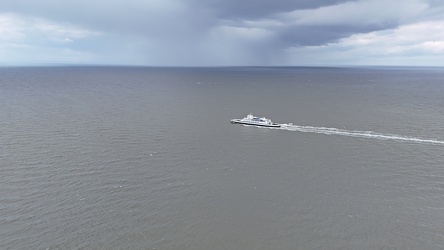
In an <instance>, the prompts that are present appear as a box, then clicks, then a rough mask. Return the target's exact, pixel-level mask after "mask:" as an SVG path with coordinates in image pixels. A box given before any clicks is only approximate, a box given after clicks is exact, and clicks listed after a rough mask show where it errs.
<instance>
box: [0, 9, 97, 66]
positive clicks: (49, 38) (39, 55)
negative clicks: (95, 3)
mask: <svg viewBox="0 0 444 250" xmlns="http://www.w3.org/2000/svg"><path fill="white" fill-rule="evenodd" d="M0 33H1V34H2V36H1V37H0V52H1V54H2V59H0V60H2V61H3V62H6V60H5V59H7V60H11V58H12V60H13V61H22V62H36V61H41V62H48V61H54V60H56V61H60V59H61V58H66V59H68V60H72V59H75V58H77V59H81V60H84V59H90V58H91V57H90V56H86V55H88V54H92V53H89V52H87V51H76V50H75V49H72V48H69V47H65V46H64V45H65V44H67V43H74V42H75V41H78V40H81V39H87V38H90V37H95V36H99V35H100V33H99V32H94V31H90V30H86V29H82V28H79V27H75V26H73V25H69V24H61V23H54V22H51V21H48V20H45V19H42V18H36V17H29V16H23V15H17V14H11V13H7V14H0ZM79 55H81V56H79Z"/></svg>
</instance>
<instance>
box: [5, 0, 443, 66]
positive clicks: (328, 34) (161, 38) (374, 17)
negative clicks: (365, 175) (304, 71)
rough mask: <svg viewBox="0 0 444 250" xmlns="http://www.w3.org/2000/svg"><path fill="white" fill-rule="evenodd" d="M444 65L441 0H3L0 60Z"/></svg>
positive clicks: (14, 62) (20, 62)
mask: <svg viewBox="0 0 444 250" xmlns="http://www.w3.org/2000/svg"><path fill="white" fill-rule="evenodd" d="M36 64H37V65H41V64H81V65H91V64H93V65H96V64H104V65H146V66H350V65H372V66H377V65H381V66H444V1H443V0H353V1H351V0H75V1H73V0H1V1H0V65H36Z"/></svg>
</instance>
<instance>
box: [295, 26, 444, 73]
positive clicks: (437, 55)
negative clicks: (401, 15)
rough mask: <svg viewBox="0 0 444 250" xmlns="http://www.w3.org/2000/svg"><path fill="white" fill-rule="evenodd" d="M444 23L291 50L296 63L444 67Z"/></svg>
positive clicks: (410, 27) (370, 33)
mask: <svg viewBox="0 0 444 250" xmlns="http://www.w3.org/2000/svg"><path fill="white" fill-rule="evenodd" d="M443 52H444V21H424V22H419V23H413V24H406V25H401V26H399V27H397V28H395V29H391V30H383V31H374V32H369V33H361V34H354V35H351V36H349V37H346V38H342V39H340V40H339V41H338V42H335V43H329V44H325V45H320V46H309V47H306V48H291V49H289V50H288V53H291V54H293V55H296V54H298V55H299V57H298V59H296V57H295V56H294V57H292V58H293V60H292V61H291V63H293V64H301V63H302V62H303V61H302V60H307V61H311V62H316V61H317V62H321V63H320V64H322V62H323V63H324V64H328V62H330V63H332V62H336V63H337V62H340V63H341V64H343V65H352V64H355V65H356V64H358V65H365V64H373V65H407V66H412V65H418V66H433V65H435V66H444V53H443Z"/></svg>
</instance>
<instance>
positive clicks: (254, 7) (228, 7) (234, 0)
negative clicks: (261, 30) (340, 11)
mask: <svg viewBox="0 0 444 250" xmlns="http://www.w3.org/2000/svg"><path fill="white" fill-rule="evenodd" d="M346 1H347V0H298V1H295V0H243V1H240V0H193V1H192V2H193V5H195V6H203V7H206V8H210V9H213V10H214V12H215V13H216V14H217V15H218V17H219V18H233V19H239V18H246V19H250V18H264V17H269V16H272V15H274V14H276V13H281V12H287V11H292V10H297V9H312V8H318V7H322V6H327V5H334V4H338V3H342V2H346Z"/></svg>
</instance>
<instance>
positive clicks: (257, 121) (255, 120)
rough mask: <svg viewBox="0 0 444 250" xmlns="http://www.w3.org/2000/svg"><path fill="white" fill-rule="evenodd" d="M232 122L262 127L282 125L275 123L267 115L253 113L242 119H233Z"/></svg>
mask: <svg viewBox="0 0 444 250" xmlns="http://www.w3.org/2000/svg"><path fill="white" fill-rule="evenodd" d="M231 123H237V124H244V125H253V126H262V127H275V128H278V127H280V126H281V125H280V124H279V123H274V122H272V121H271V120H270V119H267V118H265V117H262V118H259V117H256V116H253V114H249V115H247V117H244V118H242V119H232V120H231Z"/></svg>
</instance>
